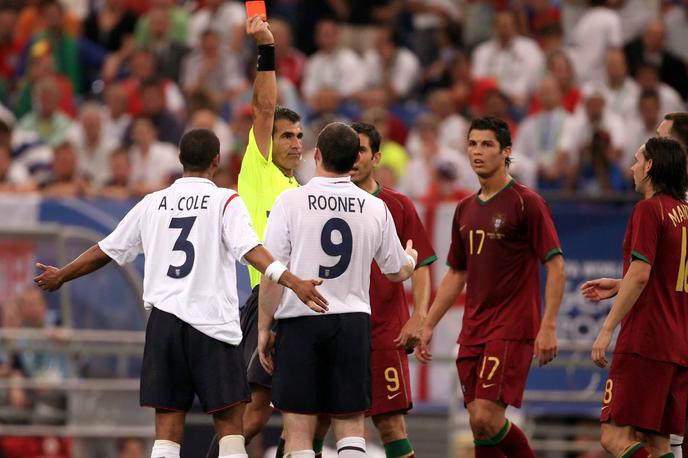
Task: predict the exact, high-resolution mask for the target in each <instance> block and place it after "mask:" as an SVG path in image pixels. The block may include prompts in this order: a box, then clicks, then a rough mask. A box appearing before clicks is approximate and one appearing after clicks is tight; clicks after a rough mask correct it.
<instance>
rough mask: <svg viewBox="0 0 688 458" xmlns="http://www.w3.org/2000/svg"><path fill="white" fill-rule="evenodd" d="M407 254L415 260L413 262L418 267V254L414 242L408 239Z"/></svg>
mask: <svg viewBox="0 0 688 458" xmlns="http://www.w3.org/2000/svg"><path fill="white" fill-rule="evenodd" d="M406 254H407V255H409V256H411V257H412V258H413V262H414V263H415V264H416V265H418V252H417V251H416V250H414V249H413V240H411V239H408V241H407V242H406Z"/></svg>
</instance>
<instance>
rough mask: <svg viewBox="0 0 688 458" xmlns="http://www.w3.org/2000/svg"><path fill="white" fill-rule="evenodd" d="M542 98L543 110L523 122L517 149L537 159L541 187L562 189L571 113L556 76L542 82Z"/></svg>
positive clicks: (535, 161)
mask: <svg viewBox="0 0 688 458" xmlns="http://www.w3.org/2000/svg"><path fill="white" fill-rule="evenodd" d="M538 100H539V101H540V105H541V109H540V111H538V112H536V113H534V114H531V115H530V116H528V117H527V118H526V119H524V120H523V122H522V123H521V125H520V127H519V129H518V135H517V136H516V137H515V138H516V140H515V141H514V147H513V152H514V154H518V155H519V156H523V157H526V158H528V159H530V160H531V161H532V162H534V164H535V166H536V168H537V182H538V188H559V187H562V186H563V181H562V179H563V176H564V166H565V164H566V157H565V156H564V155H563V154H560V152H559V149H558V147H559V142H560V139H561V136H562V134H563V132H564V126H565V125H566V124H568V123H569V122H570V121H569V118H570V115H569V113H568V112H567V111H566V110H565V109H564V107H563V106H562V103H561V89H560V88H559V84H558V82H557V80H556V79H555V78H554V77H553V76H551V75H548V76H545V77H544V78H543V79H542V81H541V82H540V88H539V91H538Z"/></svg>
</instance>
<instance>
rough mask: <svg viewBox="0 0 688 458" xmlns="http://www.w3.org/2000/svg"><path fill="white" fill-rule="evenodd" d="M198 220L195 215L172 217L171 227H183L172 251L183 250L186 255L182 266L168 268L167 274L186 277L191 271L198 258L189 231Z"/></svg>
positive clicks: (174, 276) (172, 276)
mask: <svg viewBox="0 0 688 458" xmlns="http://www.w3.org/2000/svg"><path fill="white" fill-rule="evenodd" d="M195 222H196V217H195V216H186V217H184V218H172V220H171V221H170V229H181V230H182V231H181V232H180V233H179V237H177V241H176V242H174V247H172V251H183V252H184V254H185V255H186V259H185V260H184V264H182V265H181V266H173V265H170V267H168V268H167V276H168V277H171V278H184V277H186V276H187V275H189V273H191V268H192V267H193V263H194V260H195V259H196V250H194V246H193V243H191V242H189V233H190V232H191V228H192V227H193V225H194V223H195Z"/></svg>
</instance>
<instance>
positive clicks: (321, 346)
mask: <svg viewBox="0 0 688 458" xmlns="http://www.w3.org/2000/svg"><path fill="white" fill-rule="evenodd" d="M274 369H275V371H274V375H273V379H272V402H273V404H274V405H275V407H276V408H277V409H279V410H281V411H284V412H291V413H299V414H330V415H346V414H354V413H359V412H363V411H365V410H367V409H369V408H370V405H371V369H370V315H368V314H367V313H342V314H332V315H320V316H304V317H297V318H287V319H282V320H278V321H277V338H276V342H275V355H274Z"/></svg>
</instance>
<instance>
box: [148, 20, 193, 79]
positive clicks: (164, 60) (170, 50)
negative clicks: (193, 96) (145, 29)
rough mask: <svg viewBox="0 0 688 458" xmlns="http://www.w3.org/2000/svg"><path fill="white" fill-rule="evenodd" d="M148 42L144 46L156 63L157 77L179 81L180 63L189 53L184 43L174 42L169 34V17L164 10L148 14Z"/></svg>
mask: <svg viewBox="0 0 688 458" xmlns="http://www.w3.org/2000/svg"><path fill="white" fill-rule="evenodd" d="M148 21H149V23H150V40H149V42H148V43H147V44H146V45H145V46H146V48H147V49H149V50H150V51H151V52H152V53H153V55H154V56H155V61H156V62H157V70H158V75H160V76H162V77H164V78H167V79H171V80H173V81H179V75H180V73H181V67H182V61H183V60H184V56H186V54H187V53H188V52H189V49H188V48H187V47H186V44H185V43H186V42H179V41H175V40H174V39H172V38H171V33H170V16H169V14H168V11H167V9H165V8H153V9H151V10H150V11H149V12H148Z"/></svg>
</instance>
